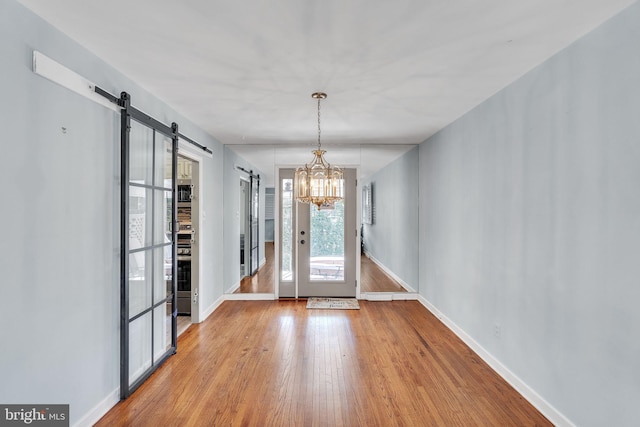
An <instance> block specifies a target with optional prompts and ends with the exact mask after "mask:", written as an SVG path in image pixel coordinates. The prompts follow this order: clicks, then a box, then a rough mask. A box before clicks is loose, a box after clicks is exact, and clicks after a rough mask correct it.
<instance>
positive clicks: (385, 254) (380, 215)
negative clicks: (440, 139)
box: [362, 147, 419, 291]
mask: <svg viewBox="0 0 640 427" xmlns="http://www.w3.org/2000/svg"><path fill="white" fill-rule="evenodd" d="M367 184H371V186H372V189H373V194H372V196H373V205H374V209H375V215H374V216H375V218H374V223H373V224H371V225H368V224H363V231H362V233H363V237H364V243H365V250H366V252H367V253H368V254H370V255H371V256H372V257H374V258H375V259H376V261H378V262H379V263H380V264H382V265H383V266H384V267H386V268H387V269H388V270H390V271H391V272H393V273H394V274H395V275H396V276H397V277H398V278H400V279H401V280H402V281H403V282H404V283H405V284H406V285H408V286H409V287H410V288H413V289H414V290H416V291H417V290H418V285H419V281H418V247H419V244H418V197H417V195H418V147H416V148H414V149H412V150H410V151H408V152H407V153H405V154H404V155H402V156H401V157H399V158H398V159H396V160H394V161H393V162H392V163H390V164H389V165H387V166H386V167H385V168H384V169H382V170H380V171H379V172H376V173H375V174H374V175H372V176H371V177H370V178H368V179H365V180H363V185H367Z"/></svg>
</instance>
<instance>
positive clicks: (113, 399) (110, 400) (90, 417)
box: [73, 387, 120, 427]
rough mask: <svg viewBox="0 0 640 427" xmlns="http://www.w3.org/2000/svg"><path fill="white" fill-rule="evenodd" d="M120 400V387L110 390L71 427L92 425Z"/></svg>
mask: <svg viewBox="0 0 640 427" xmlns="http://www.w3.org/2000/svg"><path fill="white" fill-rule="evenodd" d="M119 401H120V387H118V388H117V389H115V390H114V391H112V392H111V393H109V394H108V395H107V397H105V398H104V399H102V401H101V402H100V403H98V404H97V405H96V406H94V407H93V408H92V409H91V410H90V411H89V412H87V413H86V414H85V415H84V416H83V417H82V418H80V419H79V420H78V421H77V422H76V423H75V424H74V425H73V427H89V426H92V425H94V424H95V423H97V422H98V420H100V418H102V417H104V415H105V414H106V413H107V412H109V410H110V409H111V408H113V407H114V406H116V403H118V402H119Z"/></svg>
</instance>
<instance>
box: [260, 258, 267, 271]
mask: <svg viewBox="0 0 640 427" xmlns="http://www.w3.org/2000/svg"><path fill="white" fill-rule="evenodd" d="M266 263H267V259H266V258H262V259H261V260H260V265H259V266H258V270H260V269H261V268H262V266H263V265H265V264H266Z"/></svg>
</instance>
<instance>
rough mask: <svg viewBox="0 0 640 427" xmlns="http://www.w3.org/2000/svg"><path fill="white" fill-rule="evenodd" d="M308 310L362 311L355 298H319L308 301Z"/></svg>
mask: <svg viewBox="0 0 640 427" xmlns="http://www.w3.org/2000/svg"><path fill="white" fill-rule="evenodd" d="M307 308H308V309H311V308H325V309H333V310H360V304H358V300H357V299H355V298H318V297H312V298H309V299H308V300H307Z"/></svg>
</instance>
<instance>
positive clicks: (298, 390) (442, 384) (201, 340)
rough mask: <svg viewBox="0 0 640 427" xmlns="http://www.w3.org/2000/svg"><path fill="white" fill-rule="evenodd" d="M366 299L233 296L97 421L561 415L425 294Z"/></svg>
mask: <svg viewBox="0 0 640 427" xmlns="http://www.w3.org/2000/svg"><path fill="white" fill-rule="evenodd" d="M360 306H361V309H360V310H308V309H306V302H305V301H294V300H287V301H225V302H224V303H223V304H222V305H221V306H220V307H219V308H218V309H217V310H216V311H215V312H214V313H213V314H212V315H211V316H210V318H209V319H207V320H206V321H205V322H203V323H201V324H196V325H192V326H191V327H190V328H189V329H188V330H187V331H186V332H185V333H184V334H183V335H182V336H181V337H180V339H179V341H178V353H177V354H176V355H175V356H173V357H171V358H169V360H168V361H167V362H166V363H165V365H164V366H162V367H160V369H159V370H158V371H157V372H156V373H154V374H153V375H152V376H151V378H149V380H148V381H147V382H146V383H144V384H143V385H142V386H141V387H140V388H139V389H138V390H137V391H136V392H135V393H134V394H133V395H132V396H131V397H130V398H129V399H127V400H125V401H122V402H120V403H118V404H117V405H116V406H115V407H114V408H113V409H112V410H111V411H109V412H108V413H107V414H106V415H105V416H104V417H103V418H102V419H101V420H100V421H99V422H98V423H97V424H96V425H97V426H147V425H148V426H157V425H166V426H173V425H175V426H183V427H189V426H193V427H199V426H231V425H233V426H236V425H238V426H239V425H242V426H278V427H280V426H296V427H297V426H312V425H313V426H321V425H326V426H468V425H479V426H498V425H499V426H547V425H551V423H549V421H547V420H546V419H545V418H544V417H543V416H542V415H541V414H540V413H539V412H538V411H537V410H536V409H535V408H533V406H531V404H529V403H528V402H527V401H526V400H525V399H523V398H522V396H520V395H519V394H518V393H517V392H516V391H515V390H514V389H513V388H512V387H511V386H509V385H508V384H507V383H506V381H504V380H503V379H502V378H501V377H499V376H498V374H496V373H495V372H494V371H492V370H491V369H490V368H489V367H488V365H486V364H485V363H484V362H483V361H482V360H481V359H480V358H479V357H478V356H477V355H476V354H475V353H473V352H472V351H470V349H469V348H468V347H467V346H466V345H465V344H463V343H462V342H461V341H460V339H458V338H457V337H456V336H455V335H454V334H453V332H451V331H450V330H449V329H447V328H446V327H445V326H444V325H443V324H442V323H441V322H440V321H439V320H438V319H437V318H436V317H435V316H433V315H432V314H431V313H429V312H428V311H427V310H426V309H425V308H424V307H423V306H422V305H421V304H420V303H419V302H417V301H391V302H370V301H360ZM381 325H384V327H381Z"/></svg>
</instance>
